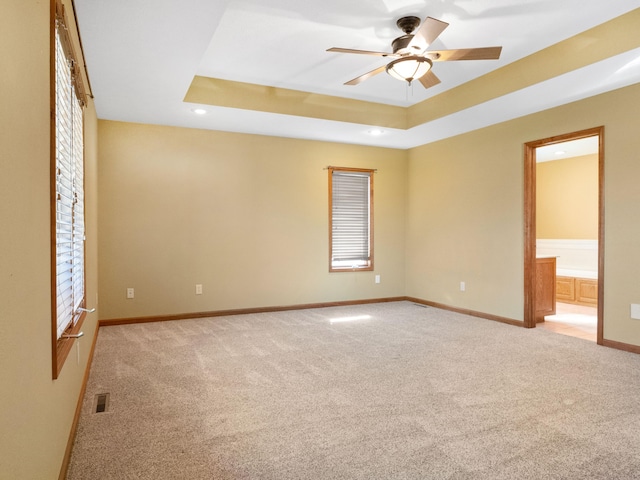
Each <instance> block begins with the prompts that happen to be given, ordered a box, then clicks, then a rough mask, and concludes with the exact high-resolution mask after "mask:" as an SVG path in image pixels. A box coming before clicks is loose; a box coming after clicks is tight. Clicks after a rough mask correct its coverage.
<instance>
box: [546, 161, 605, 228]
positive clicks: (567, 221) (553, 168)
mask: <svg viewBox="0 0 640 480" xmlns="http://www.w3.org/2000/svg"><path fill="white" fill-rule="evenodd" d="M536 236H537V238H562V239H576V238H577V239H587V240H597V239H598V155H585V156H580V157H573V158H565V159H562V160H554V161H550V162H542V163H538V164H537V165H536Z"/></svg>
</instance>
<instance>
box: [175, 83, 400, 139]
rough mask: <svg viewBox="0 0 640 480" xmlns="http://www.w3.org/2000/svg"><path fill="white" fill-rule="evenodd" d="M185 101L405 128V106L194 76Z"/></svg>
mask: <svg viewBox="0 0 640 480" xmlns="http://www.w3.org/2000/svg"><path fill="white" fill-rule="evenodd" d="M184 101H185V102H189V103H200V104H203V105H215V106H219V107H229V108H239V109H242V110H255V111H260V112H269V113H278V114H283V115H296V116H301V117H308V118H318V119H321V120H333V121H337V122H347V123H357V124H362V125H375V126H378V127H385V128H396V129H401V130H406V129H407V128H408V126H407V114H406V109H405V108H404V107H397V106H393V105H385V104H381V103H373V102H365V101H362V100H352V99H348V98H342V97H334V96H330V95H320V94H316V93H308V92H302V91H299V90H290V89H286V88H278V87H269V86H265V85H256V84H252V83H243V82H234V81H231V80H222V79H220V78H209V77H202V76H195V77H194V79H193V81H192V82H191V85H190V86H189V89H188V91H187V94H186V95H185V97H184Z"/></svg>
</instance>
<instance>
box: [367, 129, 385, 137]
mask: <svg viewBox="0 0 640 480" xmlns="http://www.w3.org/2000/svg"><path fill="white" fill-rule="evenodd" d="M383 133H384V130H380V129H379V128H372V129H371V130H369V135H373V136H374V137H375V136H378V135H382V134H383Z"/></svg>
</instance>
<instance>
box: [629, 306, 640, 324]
mask: <svg viewBox="0 0 640 480" xmlns="http://www.w3.org/2000/svg"><path fill="white" fill-rule="evenodd" d="M631 318H633V319H634V320H640V303H632V304H631Z"/></svg>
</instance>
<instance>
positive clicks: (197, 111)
mask: <svg viewBox="0 0 640 480" xmlns="http://www.w3.org/2000/svg"><path fill="white" fill-rule="evenodd" d="M191 111H192V112H193V113H195V114H196V115H204V114H205V113H207V111H206V110H205V109H204V108H193V109H192V110H191Z"/></svg>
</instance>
